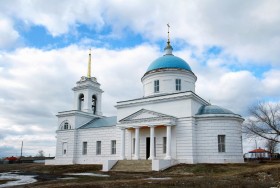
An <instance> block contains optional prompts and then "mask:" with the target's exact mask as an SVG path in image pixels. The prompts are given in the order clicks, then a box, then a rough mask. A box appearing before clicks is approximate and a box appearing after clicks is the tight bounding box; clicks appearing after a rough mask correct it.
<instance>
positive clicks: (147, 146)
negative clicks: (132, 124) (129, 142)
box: [146, 137, 150, 159]
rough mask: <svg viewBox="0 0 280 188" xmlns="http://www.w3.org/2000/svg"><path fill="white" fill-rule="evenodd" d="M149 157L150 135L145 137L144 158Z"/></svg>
mask: <svg viewBox="0 0 280 188" xmlns="http://www.w3.org/2000/svg"><path fill="white" fill-rule="evenodd" d="M149 157H150V137H146V159H148V158H149Z"/></svg>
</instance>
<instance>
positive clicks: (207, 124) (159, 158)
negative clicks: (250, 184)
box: [46, 37, 244, 171]
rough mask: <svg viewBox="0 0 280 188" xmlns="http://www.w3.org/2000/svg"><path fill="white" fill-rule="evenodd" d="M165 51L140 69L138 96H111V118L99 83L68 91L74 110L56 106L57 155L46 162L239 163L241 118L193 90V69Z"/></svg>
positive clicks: (156, 166) (86, 80)
mask: <svg viewBox="0 0 280 188" xmlns="http://www.w3.org/2000/svg"><path fill="white" fill-rule="evenodd" d="M172 50H173V48H172V46H171V45H170V40H169V37H168V42H167V45H166V47H165V48H164V55H163V56H162V57H159V58H157V59H156V60H154V61H153V62H152V63H151V64H150V66H149V67H148V68H147V71H146V72H145V73H143V77H142V78H141V82H142V84H143V97H141V98H136V99H130V100H126V101H120V102H117V104H116V106H115V107H116V108H117V116H113V117H106V116H103V115H102V109H101V106H102V93H103V90H102V89H101V84H100V83H98V82H97V79H96V78H95V77H91V54H89V63H88V75H87V77H85V76H83V77H81V79H80V80H79V81H78V82H77V83H76V86H75V87H74V88H73V89H72V90H73V92H74V110H69V111H63V112H59V113H58V115H57V117H58V127H57V131H56V134H57V136H56V138H57V143H56V156H55V159H54V160H48V161H46V164H48V165H51V164H57V165H62V164H103V170H104V171H108V170H110V169H111V168H112V167H113V166H114V165H115V164H116V163H117V161H119V160H151V161H152V162H151V164H152V170H161V169H164V168H167V167H169V166H171V165H174V164H178V163H188V164H195V163H242V162H243V152H242V134H241V124H242V122H243V121H244V119H243V118H242V117H241V116H240V115H238V114H235V113H233V112H231V111H230V110H227V109H224V108H222V107H219V106H216V105H211V104H210V103H209V102H207V101H206V100H204V99H203V98H201V97H200V96H198V95H197V94H196V93H195V82H196V80H197V77H196V75H195V74H194V73H193V72H192V69H191V67H190V66H189V65H188V63H187V62H186V61H184V60H183V59H181V58H179V57H177V56H175V55H173V53H172Z"/></svg>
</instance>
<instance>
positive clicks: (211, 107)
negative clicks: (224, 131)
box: [196, 105, 234, 115]
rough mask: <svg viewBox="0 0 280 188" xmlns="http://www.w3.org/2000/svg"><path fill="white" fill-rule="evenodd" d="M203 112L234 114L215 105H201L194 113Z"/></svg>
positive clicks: (200, 113)
mask: <svg viewBox="0 0 280 188" xmlns="http://www.w3.org/2000/svg"><path fill="white" fill-rule="evenodd" d="M203 114H234V113H233V112H232V111H230V110H227V109H225V108H222V107H219V106H216V105H207V106H206V105H203V106H201V107H200V108H199V110H198V112H197V114H196V115H203Z"/></svg>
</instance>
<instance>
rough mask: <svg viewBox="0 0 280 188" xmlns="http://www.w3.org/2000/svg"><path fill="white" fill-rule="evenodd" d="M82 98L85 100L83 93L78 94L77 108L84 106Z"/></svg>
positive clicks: (80, 108)
mask: <svg viewBox="0 0 280 188" xmlns="http://www.w3.org/2000/svg"><path fill="white" fill-rule="evenodd" d="M84 100H85V97H84V94H80V96H79V105H78V110H82V109H83V108H84Z"/></svg>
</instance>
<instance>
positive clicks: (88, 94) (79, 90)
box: [72, 50, 103, 116]
mask: <svg viewBox="0 0 280 188" xmlns="http://www.w3.org/2000/svg"><path fill="white" fill-rule="evenodd" d="M72 90H73V91H74V109H75V110H78V111H82V112H87V113H90V114H93V115H97V116H102V111H101V98H102V93H103V91H102V90H101V89H100V84H99V83H98V82H97V79H96V78H95V77H92V76H91V50H90V51H89V58H88V72H87V76H82V77H81V79H80V80H79V81H78V82H76V86H75V87H74V88H73V89H72Z"/></svg>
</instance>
